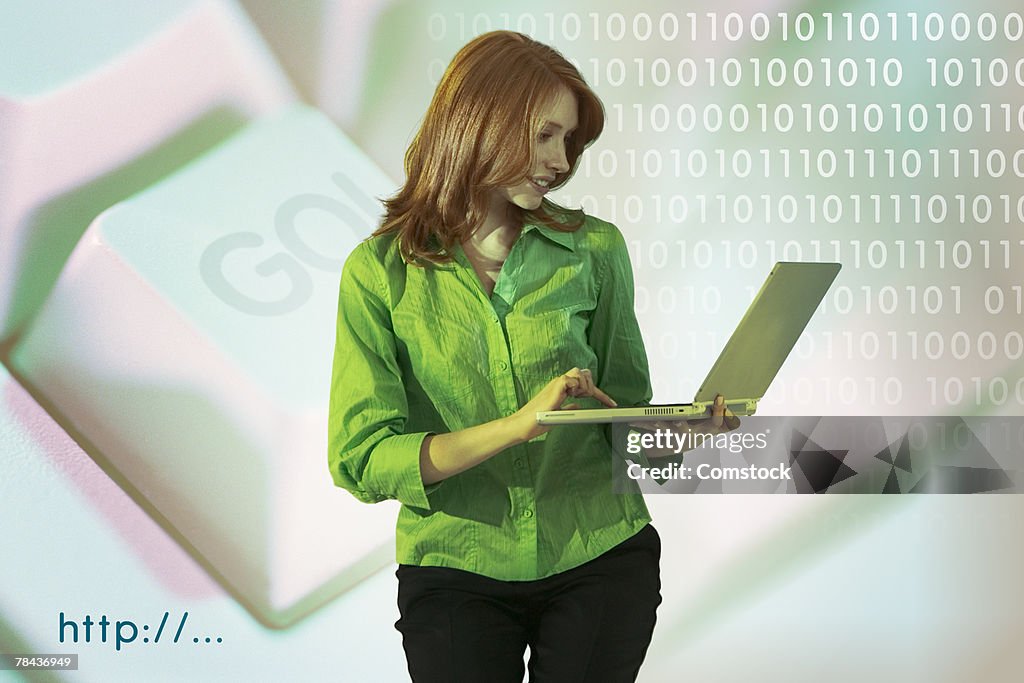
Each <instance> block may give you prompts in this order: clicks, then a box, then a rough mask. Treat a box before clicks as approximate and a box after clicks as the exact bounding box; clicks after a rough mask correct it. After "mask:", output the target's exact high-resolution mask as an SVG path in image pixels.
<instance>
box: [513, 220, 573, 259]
mask: <svg viewBox="0 0 1024 683" xmlns="http://www.w3.org/2000/svg"><path fill="white" fill-rule="evenodd" d="M532 231H537V232H538V233H540V234H541V235H543V236H544V237H546V238H548V239H549V240H551V241H552V242H554V243H555V244H558V245H561V246H563V247H565V248H566V249H568V250H569V251H573V252H574V251H576V235H575V233H572V232H564V231H562V230H555V229H554V228H552V227H549V226H547V225H544V224H543V223H528V224H527V225H525V226H524V227H523V234H526V233H528V232H532Z"/></svg>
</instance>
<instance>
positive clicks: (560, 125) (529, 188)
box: [494, 85, 579, 211]
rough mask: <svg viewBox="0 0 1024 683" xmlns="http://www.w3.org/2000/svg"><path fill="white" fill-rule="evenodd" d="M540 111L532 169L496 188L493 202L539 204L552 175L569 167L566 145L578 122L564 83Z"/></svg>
mask: <svg viewBox="0 0 1024 683" xmlns="http://www.w3.org/2000/svg"><path fill="white" fill-rule="evenodd" d="M539 113H540V118H541V121H542V122H543V124H542V128H541V131H540V134H539V135H538V136H537V138H536V139H535V140H534V141H533V154H532V156H531V158H532V159H533V168H531V169H530V173H529V175H528V176H527V177H526V178H525V179H524V180H523V182H521V183H519V184H518V185H513V186H512V187H503V188H501V189H498V190H495V194H496V197H495V200H496V201H495V202H494V203H495V204H499V205H501V206H502V207H503V206H504V205H505V203H506V202H511V203H512V204H515V205H516V206H518V207H520V208H522V209H526V210H527V211H532V210H533V209H536V208H537V207H539V206H540V202H541V199H543V198H544V195H545V194H547V191H548V188H547V185H548V184H550V183H552V182H554V180H555V175H556V174H558V173H565V172H567V171H568V170H569V162H568V161H567V160H566V157H565V145H566V142H567V141H568V140H569V138H570V136H572V134H573V132H574V131H575V130H576V126H577V124H578V122H579V113H578V109H577V105H576V96H575V95H574V94H573V92H572V91H571V90H569V88H567V87H565V86H564V85H563V86H562V88H561V90H559V91H558V94H557V95H556V96H555V99H554V100H553V101H552V102H551V103H550V104H549V105H548V106H547V107H545V108H543V109H541V110H540V112H539Z"/></svg>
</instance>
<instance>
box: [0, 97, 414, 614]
mask: <svg viewBox="0 0 1024 683" xmlns="http://www.w3.org/2000/svg"><path fill="white" fill-rule="evenodd" d="M393 190H394V186H393V184H392V182H391V181H389V180H388V179H387V178H386V177H385V176H384V175H383V174H382V173H381V172H380V171H379V170H378V169H377V168H376V167H375V166H373V164H372V163H371V162H369V161H368V160H367V159H366V158H365V156H364V155H363V154H362V153H361V152H360V150H359V149H358V148H357V147H356V146H355V145H354V144H353V143H352V142H351V141H350V140H348V139H347V138H346V137H345V136H344V134H342V133H341V132H340V131H338V130H337V129H336V128H335V127H334V126H333V124H331V123H330V122H329V121H328V120H327V119H326V117H324V116H323V115H322V114H320V113H318V112H316V111H314V110H311V109H308V108H306V107H302V106H298V107H290V108H287V109H286V110H284V111H282V112H279V113H278V114H276V115H274V116H272V117H269V118H267V119H264V120H260V121H259V122H257V123H254V124H252V125H251V126H249V127H247V128H246V129H245V130H244V131H243V132H241V133H239V134H238V135H236V136H235V137H233V138H232V139H230V140H229V141H228V142H226V143H224V144H223V145H221V146H220V147H218V148H216V149H215V150H214V151H213V152H211V153H209V154H208V155H206V156H204V157H203V158H201V159H199V160H197V161H196V162H194V163H193V164H191V165H189V166H188V167H186V168H185V169H183V170H182V171H180V172H178V173H177V174H175V175H173V176H171V177H170V178H168V179H166V180H165V181H163V182H161V183H159V184H157V185H155V186H153V187H152V188H150V189H149V190H146V191H145V192H142V193H140V194H138V195H136V196H134V197H132V198H130V199H128V200H126V201H124V202H122V203H120V204H118V205H116V206H114V207H113V208H111V209H110V210H108V211H106V212H104V213H103V214H102V215H101V216H99V217H98V218H97V219H96V220H95V221H94V222H93V223H92V224H91V225H90V226H89V228H88V230H87V231H86V233H85V235H84V236H83V238H82V241H81V242H80V243H79V244H78V246H77V247H76V249H75V251H74V252H73V253H72V256H71V258H70V259H69V262H68V265H67V267H66V268H65V270H64V272H63V273H62V274H61V276H60V278H59V280H58V282H57V284H56V285H55V287H54V291H53V293H52V295H51V297H50V298H49V299H48V300H47V302H46V304H45V306H44V307H43V309H42V310H41V312H40V314H39V316H38V318H37V319H36V321H35V322H34V323H33V324H32V325H31V326H30V327H29V329H28V331H27V333H26V334H25V335H24V337H23V338H22V340H21V341H20V343H19V344H18V345H17V346H16V347H15V349H14V351H13V353H12V363H13V366H14V367H15V368H17V369H18V370H19V371H20V373H21V374H22V375H23V376H24V378H25V380H26V381H27V382H28V383H29V384H30V385H31V386H33V387H34V388H35V389H36V390H37V391H38V392H39V393H40V394H42V395H43V396H45V398H46V399H47V400H48V401H50V402H52V404H53V406H54V408H55V410H56V411H57V412H58V413H59V414H60V415H61V416H62V418H63V419H64V420H66V423H67V424H68V425H69V427H70V428H72V429H73V430H74V431H76V432H77V433H79V434H81V436H82V437H83V440H84V441H85V442H87V443H88V444H89V447H90V450H91V454H94V456H95V457H96V458H97V459H99V460H101V461H106V462H109V463H110V465H112V466H113V468H114V469H116V470H117V471H118V472H120V473H121V474H122V475H123V476H124V477H125V478H126V479H127V480H128V481H129V482H130V483H131V484H132V485H133V487H134V488H135V489H137V490H138V491H139V492H140V494H141V496H143V497H144V498H145V499H146V501H147V502H148V504H150V505H152V506H153V507H155V509H156V511H157V512H159V515H161V516H162V517H164V518H166V519H167V520H168V521H169V522H170V524H171V525H172V526H173V527H174V528H176V529H177V530H178V532H180V534H181V536H182V537H183V538H184V540H185V541H187V543H188V544H189V545H190V546H192V547H193V548H195V550H196V551H198V554H199V555H200V556H201V557H202V558H205V560H206V561H207V562H208V563H209V565H210V566H211V567H212V568H213V570H214V572H215V573H216V574H219V575H220V576H222V577H223V579H224V580H225V582H226V585H228V586H229V587H231V588H232V589H233V590H234V591H235V592H236V594H237V595H238V596H239V598H240V599H241V600H242V601H243V602H244V603H245V604H246V605H247V606H249V607H250V608H251V609H253V611H254V613H255V614H256V615H257V616H261V617H263V618H264V619H265V620H266V621H268V622H271V623H275V624H281V623H287V622H289V621H290V620H292V619H294V618H296V617H297V616H299V615H301V614H303V613H304V612H306V611H308V610H309V609H310V608H312V607H313V606H315V605H317V604H320V603H322V602H323V601H324V600H326V599H327V598H328V597H330V596H331V595H334V594H337V593H338V592H339V591H340V590H343V589H344V588H346V587H348V586H350V585H352V584H353V583H354V582H356V581H359V580H361V579H362V578H364V577H365V576H367V575H368V574H369V573H370V572H372V571H374V570H376V569H378V568H379V567H380V566H382V565H383V564H384V563H385V562H387V561H388V560H389V559H390V558H391V557H392V556H393V543H394V541H393V537H392V536H393V526H394V517H395V513H396V510H395V508H394V507H393V506H392V504H389V503H386V504H383V505H377V506H368V505H364V504H362V503H359V502H357V501H356V500H355V499H354V498H353V497H352V496H350V495H349V494H348V493H346V492H345V491H342V490H340V489H337V488H335V487H334V485H333V483H332V481H331V477H330V475H329V473H328V470H327V464H326V462H327V461H326V452H327V402H328V395H329V393H328V392H329V385H330V374H331V362H332V356H333V345H334V337H335V334H334V324H335V318H336V314H337V291H338V289H337V287H338V279H339V276H340V272H341V266H342V263H343V260H344V257H345V256H346V255H347V253H348V251H349V250H350V249H351V248H352V247H353V246H354V245H355V244H356V242H357V240H358V239H359V238H360V237H363V236H364V235H366V234H368V233H369V232H370V230H371V228H372V227H373V226H374V225H375V224H376V223H377V222H378V220H379V216H378V214H379V211H380V204H379V203H378V202H376V201H375V200H374V199H373V197H379V196H383V195H385V194H388V193H390V192H392V191H393Z"/></svg>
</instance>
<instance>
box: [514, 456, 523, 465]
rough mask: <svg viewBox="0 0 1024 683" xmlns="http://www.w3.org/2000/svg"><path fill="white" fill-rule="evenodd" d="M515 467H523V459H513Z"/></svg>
mask: <svg viewBox="0 0 1024 683" xmlns="http://www.w3.org/2000/svg"><path fill="white" fill-rule="evenodd" d="M515 466H516V467H522V466H523V459H522V458H516V459H515Z"/></svg>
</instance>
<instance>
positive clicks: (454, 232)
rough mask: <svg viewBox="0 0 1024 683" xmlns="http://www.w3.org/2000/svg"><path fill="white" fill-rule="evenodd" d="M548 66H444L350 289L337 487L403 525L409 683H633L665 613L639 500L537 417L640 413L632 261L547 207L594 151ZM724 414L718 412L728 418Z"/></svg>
mask: <svg viewBox="0 0 1024 683" xmlns="http://www.w3.org/2000/svg"><path fill="white" fill-rule="evenodd" d="M603 124H604V114H603V110H602V107H601V103H600V101H599V100H598V99H597V97H596V96H595V95H594V93H593V92H592V91H591V90H590V88H589V87H587V85H586V84H585V83H584V81H583V79H582V78H581V77H580V75H579V73H578V71H577V70H576V69H575V68H574V67H573V66H572V65H571V64H569V63H568V62H567V61H566V60H565V59H564V58H563V57H562V56H561V55H560V54H559V53H557V52H556V51H554V50H553V49H551V48H549V47H547V46H544V45H542V44H540V43H537V42H535V41H533V40H531V39H530V38H528V37H526V36H524V35H521V34H517V33H511V32H506V31H498V32H493V33H488V34H485V35H482V36H480V37H478V38H476V39H474V40H473V41H471V42H470V43H469V44H468V45H466V46H465V47H463V48H462V50H461V51H460V52H459V53H458V54H457V55H456V56H455V58H454V60H453V61H452V63H451V65H449V67H448V69H447V71H446V72H445V74H444V77H443V78H442V79H441V82H440V84H439V85H438V88H437V92H436V93H435V95H434V98H433V101H432V102H431V105H430V108H429V109H428V110H427V113H426V115H425V117H424V120H423V124H422V127H421V129H420V131H419V133H418V134H417V135H416V137H415V139H414V140H413V142H412V144H411V146H410V147H409V150H408V152H407V154H406V158H405V166H406V173H407V179H406V183H405V185H404V187H403V188H402V189H401V191H400V192H399V193H398V194H397V195H396V196H395V197H393V198H392V199H390V200H389V201H387V202H386V204H387V214H386V217H385V219H384V221H383V223H382V225H381V227H380V228H379V229H378V230H377V231H376V232H375V233H374V235H373V236H371V238H369V239H368V240H367V241H365V242H363V243H361V244H360V245H359V246H358V247H357V248H356V249H355V250H354V251H353V252H352V254H351V255H350V256H349V258H348V260H347V262H346V265H345V269H344V272H343V275H342V281H341V291H340V300H339V313H338V330H337V342H336V351H335V362H334V375H333V381H332V389H331V408H330V454H329V462H330V467H331V472H332V475H333V477H334V481H335V483H336V484H338V485H339V486H342V487H344V488H346V489H347V490H349V491H351V492H352V493H353V494H354V495H355V496H356V497H357V498H359V499H360V500H363V501H366V502H377V501H380V500H384V499H390V498H394V499H397V500H399V501H400V502H401V503H402V507H401V510H400V512H399V517H398V526H397V558H398V562H399V565H400V566H399V569H398V572H397V576H398V580H399V593H398V603H399V609H400V613H401V619H399V621H398V622H397V623H396V628H398V630H399V631H400V632H401V633H402V635H403V646H404V648H405V651H406V656H407V659H408V665H409V671H410V674H411V675H412V678H413V679H414V680H415V681H451V680H458V681H504V680H508V681H521V680H522V676H523V668H524V667H523V655H524V652H525V649H526V647H527V645H529V646H530V652H531V656H530V662H529V668H530V680H531V681H560V682H566V681H602V680H607V681H631V680H634V679H635V678H636V675H637V671H638V670H639V667H640V664H641V662H642V661H643V658H644V655H645V653H646V650H647V646H648V643H649V642H650V639H651V633H652V630H653V628H654V622H655V610H656V607H657V606H658V604H659V603H660V602H661V596H660V592H659V591H660V582H659V573H658V561H659V557H660V541H659V538H658V535H657V532H655V531H654V529H653V527H651V526H650V524H649V522H650V516H649V514H648V512H647V508H646V506H645V505H644V501H643V497H642V496H641V495H640V494H639V493H638V492H634V493H631V494H625V495H623V494H614V493H612V480H611V479H612V453H611V448H610V444H609V438H608V435H607V434H606V432H605V430H603V429H601V428H599V427H593V426H562V427H557V428H554V429H551V428H548V427H544V426H541V425H538V424H537V423H536V419H535V415H536V413H537V412H538V411H544V410H557V409H559V408H562V407H568V406H563V404H564V403H565V402H566V401H567V400H570V399H571V401H572V403H571V404H570V405H573V406H577V405H578V406H582V407H596V406H598V405H600V404H604V405H606V406H615V405H617V403H616V402H618V404H622V405H637V404H643V403H646V402H647V401H649V399H650V397H651V388H650V381H649V378H648V369H647V358H646V355H645V352H644V348H643V343H642V339H641V336H640V331H639V328H638V325H637V321H636V318H635V315H634V313H633V281H632V272H631V269H630V264H629V258H628V255H627V252H626V247H625V242H624V240H623V238H622V235H621V234H620V233H619V231H618V230H617V229H616V228H615V227H614V226H613V225H610V224H608V223H605V222H603V221H600V220H598V219H596V218H592V217H590V216H585V215H584V214H582V212H578V211H569V210H566V209H563V208H560V207H558V206H556V205H555V204H553V203H552V202H550V201H549V200H547V199H546V198H545V195H546V194H547V192H549V191H550V190H552V189H554V188H557V187H560V186H561V185H562V184H563V183H565V182H566V181H567V180H568V179H569V177H570V176H571V174H572V171H573V170H574V169H575V167H576V162H577V160H578V159H579V156H580V153H581V152H582V151H583V149H584V148H585V147H587V146H588V145H589V144H591V143H592V142H593V141H594V140H595V139H596V138H597V137H598V135H599V134H600V132H601V129H602V127H603ZM720 412H721V411H720V410H719V414H720Z"/></svg>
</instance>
